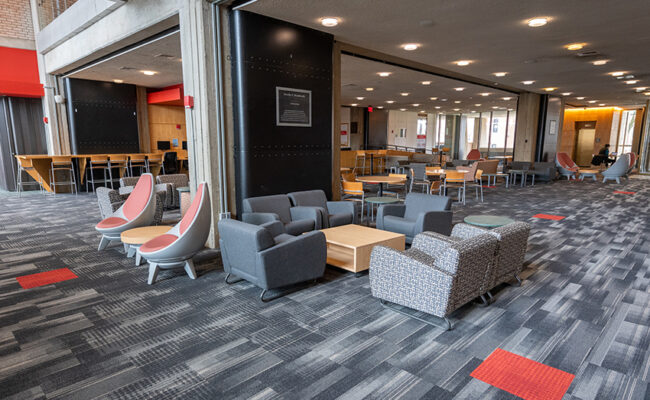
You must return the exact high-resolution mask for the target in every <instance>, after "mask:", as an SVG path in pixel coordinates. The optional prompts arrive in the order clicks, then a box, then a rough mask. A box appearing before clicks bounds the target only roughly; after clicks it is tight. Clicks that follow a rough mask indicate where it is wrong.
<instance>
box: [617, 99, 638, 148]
mask: <svg viewBox="0 0 650 400" xmlns="http://www.w3.org/2000/svg"><path fill="white" fill-rule="evenodd" d="M635 120H636V110H625V111H623V115H622V116H621V127H620V129H619V131H618V140H617V144H616V153H618V154H625V153H629V152H631V151H632V139H633V138H634V122H635Z"/></svg>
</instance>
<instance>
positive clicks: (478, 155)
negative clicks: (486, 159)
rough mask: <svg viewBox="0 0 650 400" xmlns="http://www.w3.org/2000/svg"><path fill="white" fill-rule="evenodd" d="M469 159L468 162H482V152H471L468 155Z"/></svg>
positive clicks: (474, 150)
mask: <svg viewBox="0 0 650 400" xmlns="http://www.w3.org/2000/svg"><path fill="white" fill-rule="evenodd" d="M467 159H468V160H472V161H474V160H480V159H481V152H480V151H478V150H477V149H472V150H470V152H469V153H467Z"/></svg>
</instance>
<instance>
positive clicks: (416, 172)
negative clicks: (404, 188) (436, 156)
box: [409, 164, 429, 192]
mask: <svg viewBox="0 0 650 400" xmlns="http://www.w3.org/2000/svg"><path fill="white" fill-rule="evenodd" d="M409 172H410V173H411V183H410V187H409V192H412V191H413V185H419V186H422V187H424V190H425V191H428V190H429V181H428V180H427V167H426V164H411V165H410V166H409Z"/></svg>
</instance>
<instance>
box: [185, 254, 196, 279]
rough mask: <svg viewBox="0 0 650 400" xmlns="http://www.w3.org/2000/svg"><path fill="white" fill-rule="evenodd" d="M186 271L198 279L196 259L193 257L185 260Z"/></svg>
mask: <svg viewBox="0 0 650 400" xmlns="http://www.w3.org/2000/svg"><path fill="white" fill-rule="evenodd" d="M185 272H187V275H188V276H189V277H190V279H196V270H195V269H194V261H192V259H189V260H185Z"/></svg>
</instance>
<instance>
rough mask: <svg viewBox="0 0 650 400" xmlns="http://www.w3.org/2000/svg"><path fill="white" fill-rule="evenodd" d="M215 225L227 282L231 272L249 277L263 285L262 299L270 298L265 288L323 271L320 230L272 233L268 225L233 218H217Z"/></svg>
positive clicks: (316, 275)
mask: <svg viewBox="0 0 650 400" xmlns="http://www.w3.org/2000/svg"><path fill="white" fill-rule="evenodd" d="M275 225H276V227H277V226H280V224H279V223H278V222H276V223H275ZM218 228H219V244H220V247H221V257H222V260H223V267H224V270H225V271H226V272H227V273H228V275H227V276H226V282H227V283H229V284H230V283H235V282H231V281H229V280H228V278H229V277H230V275H236V276H238V277H240V278H242V279H245V280H247V281H249V282H250V283H252V284H254V285H255V286H257V287H259V288H261V289H262V294H261V295H260V299H261V300H262V301H269V300H272V298H266V297H264V295H265V294H266V292H267V291H268V290H271V289H278V288H282V287H285V286H289V285H293V284H296V283H300V282H306V281H310V280H314V279H318V278H320V277H322V276H323V273H324V272H325V262H326V259H327V243H326V241H325V234H323V232H318V231H314V232H309V233H306V234H304V235H300V236H291V235H287V234H282V233H281V234H279V235H277V236H275V237H274V234H273V233H272V232H271V230H269V229H266V228H264V227H262V226H257V225H252V224H247V223H244V222H240V221H236V220H232V219H223V220H221V221H219V225H218ZM281 228H282V227H281V226H280V229H281ZM274 298H275V297H274Z"/></svg>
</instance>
